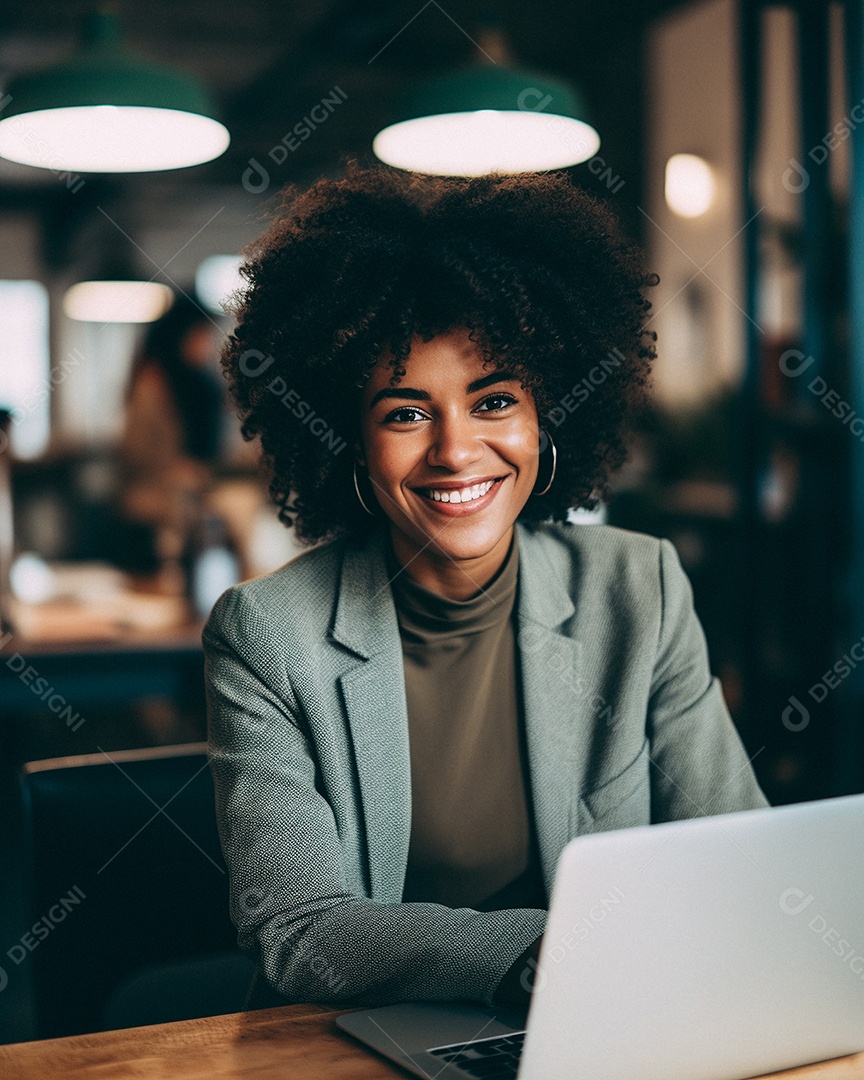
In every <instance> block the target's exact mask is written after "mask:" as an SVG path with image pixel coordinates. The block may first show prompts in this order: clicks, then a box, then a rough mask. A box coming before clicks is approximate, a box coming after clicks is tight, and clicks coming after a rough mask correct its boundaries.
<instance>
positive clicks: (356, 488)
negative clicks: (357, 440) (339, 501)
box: [354, 458, 375, 517]
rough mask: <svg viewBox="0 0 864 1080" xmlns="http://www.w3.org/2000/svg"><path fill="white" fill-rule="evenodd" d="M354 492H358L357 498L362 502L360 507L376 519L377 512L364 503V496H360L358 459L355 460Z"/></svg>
mask: <svg viewBox="0 0 864 1080" xmlns="http://www.w3.org/2000/svg"><path fill="white" fill-rule="evenodd" d="M354 490H355V491H356V492H357V498H358V499H359V500H360V505H361V506H362V507H363V509H364V510H365V511H366V513H367V514H369V516H370V517H375V511H374V510H370V509H369V507H368V506H367V505H366V503H365V502H364V501H363V496H362V495H361V494H360V485H359V484H358V483H357V458H354Z"/></svg>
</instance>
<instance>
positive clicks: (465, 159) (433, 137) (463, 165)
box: [372, 109, 600, 176]
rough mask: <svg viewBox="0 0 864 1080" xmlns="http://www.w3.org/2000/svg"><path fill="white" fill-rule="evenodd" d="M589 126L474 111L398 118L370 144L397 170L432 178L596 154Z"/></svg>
mask: <svg viewBox="0 0 864 1080" xmlns="http://www.w3.org/2000/svg"><path fill="white" fill-rule="evenodd" d="M599 146H600V137H599V135H598V134H597V132H596V131H595V130H594V128H592V127H591V126H590V125H589V124H586V123H584V122H583V121H581V120H574V119H573V118H572V117H569V116H555V115H550V114H547V113H543V112H529V111H527V110H526V111H519V112H516V111H513V112H508V111H503V110H497V109H478V110H476V111H474V112H454V113H446V114H441V115H438V116H423V117H419V118H418V119H416V120H403V121H402V122H401V123H398V124H392V125H391V126H390V127H387V128H384V130H383V131H380V132H379V133H378V134H377V135H376V136H375V140H374V142H373V144H372V149H373V150H374V152H375V154H376V156H377V157H378V158H380V159H381V161H384V162H386V163H387V164H388V165H393V166H395V167H396V168H397V169H409V170H411V171H412V172H421V173H429V174H432V175H436V176H481V175H483V174H484V173H489V172H503V173H520V172H534V171H537V172H543V171H546V170H548V169H561V168H564V167H565V166H567V165H576V164H578V163H579V162H580V161H587V160H588V158H591V157H593V156H594V154H596V153H597V149H598V148H599Z"/></svg>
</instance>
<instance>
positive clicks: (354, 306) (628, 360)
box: [222, 160, 657, 543]
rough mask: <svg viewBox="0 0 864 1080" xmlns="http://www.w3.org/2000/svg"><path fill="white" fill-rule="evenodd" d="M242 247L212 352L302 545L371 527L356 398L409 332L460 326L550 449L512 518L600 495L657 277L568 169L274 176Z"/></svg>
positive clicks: (546, 515) (639, 377) (638, 401)
mask: <svg viewBox="0 0 864 1080" xmlns="http://www.w3.org/2000/svg"><path fill="white" fill-rule="evenodd" d="M245 255H246V260H247V261H246V262H245V264H244V266H243V268H242V274H243V277H244V278H245V280H246V281H247V282H248V285H246V286H245V287H244V288H242V289H241V290H240V291H239V293H238V294H237V297H236V300H235V306H234V314H235V315H236V317H237V325H236V327H235V330H234V333H233V334H232V336H231V338H230V340H229V342H228V344H227V346H226V348H225V351H224V354H223V359H222V363H223V367H224V369H225V372H226V374H227V377H228V380H229V384H230V390H231V395H232V398H233V400H234V402H235V403H236V405H237V407H238V411H239V415H240V416H241V417H242V419H243V427H242V431H243V435H244V437H245V438H246V439H253V438H255V437H256V436H260V438H261V448H262V455H263V461H264V463H265V465H266V466H268V468H269V470H270V474H271V480H270V493H271V495H272V496H273V498H274V500H275V501H276V504H277V506H278V507H279V516H280V519H281V520H282V521H283V522H284V523H285V524H286V525H293V526H294V527H295V529H296V533H297V536H298V538H299V539H301V540H302V541H305V542H310V543H311V542H314V541H317V540H321V539H324V538H333V537H339V536H349V537H357V538H360V537H362V535H363V534H365V533H366V532H367V530H369V529H370V528H372V527H374V526H375V524H376V520H375V519H374V518H370V517H369V515H368V514H366V513H365V512H364V510H363V509H362V507H361V506H360V504H359V502H358V501H357V499H356V497H355V495H354V487H353V478H352V470H353V465H354V455H353V447H354V446H355V445H359V443H360V409H359V403H360V399H361V394H362V389H363V387H364V385H365V383H366V380H367V379H368V377H369V375H370V373H371V371H372V369H373V367H374V366H375V364H376V362H377V361H378V359H379V358H380V357H381V356H382V355H383V354H384V353H385V352H387V353H389V354H390V356H391V361H390V362H391V364H392V366H393V376H392V379H391V382H392V383H394V384H395V383H397V382H398V380H399V379H400V378H401V377H402V376H403V375H404V374H405V370H406V367H405V365H406V360H408V356H409V352H410V349H411V345H412V341H413V340H414V339H415V336H416V337H418V338H420V339H421V340H424V341H428V340H430V339H431V338H432V337H434V336H436V335H439V334H443V333H446V332H448V331H449V330H452V329H455V328H457V327H467V328H468V329H469V330H470V331H471V334H472V338H473V340H475V341H476V342H477V344H478V347H480V348H481V350H482V354H483V357H484V361H485V362H486V363H487V364H488V365H491V366H492V367H494V368H499V367H504V366H505V365H506V367H507V368H508V369H511V370H514V371H515V372H516V373H517V374H518V376H519V378H520V379H521V380H522V383H523V386H524V387H525V388H527V389H529V390H530V391H531V393H532V394H533V396H534V401H535V404H536V407H537V412H538V417H539V419H540V424H541V426H543V427H545V428H546V429H547V430H548V431H549V433H550V434H552V436H553V438H554V441H555V444H556V447H557V450H558V466H557V472H556V476H555V482H554V484H553V485H552V488H551V489H550V491H549V494H548V495H545V496H543V497H542V498H540V497H534V496H533V495H532V496H531V497H530V498H529V499H528V501H527V503H526V504H525V506H524V507H523V509H522V512H521V514H520V519H522V520H527V521H540V520H557V521H565V520H566V518H567V511H568V509H569V508H570V507H586V508H589V509H590V508H593V507H594V506H596V504H597V501H598V499H602V498H606V497H608V495H609V486H608V478H609V476H610V474H611V473H612V472H613V471H614V470H615V469H616V468H617V467H618V466H620V465H621V464H622V463H623V462H624V461H625V460H626V457H627V449H626V446H625V444H624V432H625V428H626V424H627V422H628V420H629V419H630V417H631V415H632V413H633V410H634V409H635V408H638V407H640V406H641V405H643V404H644V402H645V400H646V395H647V388H648V379H649V372H650V364H651V361H652V360H653V359H654V357H655V348H654V341H655V339H656V335H655V334H654V333H651V332H648V331H646V330H645V329H644V327H645V323H646V320H647V318H648V312H649V310H650V307H651V304H650V302H649V301H648V300H647V299H646V298H645V296H644V293H643V290H644V287H645V286H646V285H653V284H655V283H656V281H657V278H656V275H651V274H647V273H646V272H645V270H644V267H643V263H642V258H641V254H640V252H639V250H638V248H636V247H635V245H633V244H632V243H631V242H629V241H628V240H626V239H625V238H624V237H623V236H622V235H621V234H620V232H619V229H618V227H617V223H616V221H615V219H614V217H613V215H612V214H611V212H610V211H609V210H608V209H607V208H606V206H605V205H604V204H603V203H601V202H599V201H598V200H596V199H595V198H593V197H592V196H590V195H588V194H587V193H585V192H584V191H582V190H580V189H579V188H577V187H575V186H574V184H573V182H572V180H571V179H570V178H569V176H568V175H567V174H566V173H561V172H557V173H556V172H549V173H527V174H520V175H518V176H510V175H502V174H491V175H486V176H480V177H471V178H465V177H438V176H425V175H418V174H415V173H408V172H402V171H399V170H395V169H391V168H389V167H387V166H364V165H361V164H358V162H357V161H356V160H350V161H348V162H347V163H346V164H345V167H344V171H343V173H342V175H340V176H339V177H337V178H323V179H320V180H318V181H317V182H316V183H314V184H313V185H312V186H311V187H310V188H309V189H308V190H300V189H299V188H297V187H296V186H293V185H292V186H289V187H288V188H287V189H286V190H285V192H284V194H283V200H282V208H281V212H280V213H279V215H278V216H277V218H276V220H275V221H274V223H273V224H272V225H271V227H270V228H269V229H268V231H267V232H266V233H265V234H264V235H263V236H262V237H261V238H260V239H259V240H258V241H257V242H256V243H254V244H253V245H251V246H250V247H249V248H248V249H247V251H246V252H245ZM409 362H410V361H409ZM577 409H578V412H577ZM346 448H347V452H346Z"/></svg>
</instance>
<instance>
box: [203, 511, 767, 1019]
mask: <svg viewBox="0 0 864 1080" xmlns="http://www.w3.org/2000/svg"><path fill="white" fill-rule="evenodd" d="M516 528H517V529H518V530H519V535H518V541H519V583H518V592H517V598H516V615H517V619H518V630H517V644H518V649H517V652H518V656H519V664H520V671H521V681H522V694H523V702H524V716H525V737H526V745H527V753H528V765H529V775H530V782H531V789H532V795H533V809H534V818H535V824H536V828H537V836H538V841H539V846H540V854H541V860H542V867H543V874H544V878H545V882H546V887H547V892H551V887H552V881H553V876H554V873H555V867H556V863H557V860H558V857H559V855H560V853H561V851H562V849H563V848H564V845H565V844H566V843H567V841H568V840H570V839H571V838H572V837H574V836H578V835H581V834H584V833H591V832H599V831H603V830H607V829H620V828H624V827H627V826H631V825H646V824H649V823H651V822H659V821H669V820H674V819H680V818H690V817H699V816H703V815H707V814H720V813H727V812H729V811H734V810H744V809H750V808H754V807H760V806H765V805H767V803H766V800H765V796H764V795H763V793H762V791H761V790H760V788H759V785H758V784H757V782H756V779H755V777H754V775H753V771H752V769H751V767H750V764H749V762H748V759H747V755H746V753H745V751H744V748H743V746H742V744H741V741H740V739H739V737H738V734H737V732H736V730H735V727H734V725H733V723H732V720H731V718H730V716H729V713H728V711H727V709H726V706H725V704H724V700H723V697H722V694H721V690H720V686H719V683H718V681H717V679H716V678H713V677H712V675H711V672H710V669H709V664H708V655H707V649H706V644H705V637H704V634H703V631H702V628H701V626H700V624H699V622H698V620H697V617H696V615H695V612H694V610H693V603H692V592H691V588H690V584H689V581H688V579H687V577H686V575H685V573H684V571H683V569H682V567H681V564H680V562H679V560H678V556H677V554H676V552H675V549H674V547H673V546H672V544H671V543H670V542H669V541H668V540H657V539H655V538H653V537H650V536H646V535H643V534H641V533H635V532H629V531H626V530H623V529H618V528H613V527H611V526H605V525H561V524H543V525H538V526H527V525H523V524H521V523H517V525H516ZM385 542H386V537H385V533H384V531H383V530H379V531H378V532H376V533H374V534H373V535H372V536H371V537H370V538H369V540H368V541H367V542H365V544H364V545H362V546H357V545H351V544H349V543H347V542H345V541H337V542H335V543H331V544H326V545H322V546H320V547H317V548H313V549H312V550H310V551H308V552H306V553H304V554H303V555H301V556H300V557H298V558H297V559H295V560H294V561H292V562H290V563H288V564H287V565H285V566H284V567H282V568H281V569H279V570H276V571H275V572H274V573H272V574H269V575H267V576H264V577H260V578H257V579H254V580H252V581H248V582H245V583H244V584H242V585H238V586H235V587H234V588H231V589H229V590H228V591H227V592H226V593H224V594H223V595H222V596H221V597H220V599H219V601H218V602H217V603H216V605H215V607H214V608H213V611H212V614H211V616H210V619H209V621H208V623H207V626H206V627H205V629H204V635H203V640H204V647H205V654H206V681H207V695H208V709H209V724H210V754H211V767H212V770H213V777H214V780H215V786H216V809H217V815H218V820H219V829H220V835H221V840H222V846H223V850H224V853H225V859H226V861H227V864H228V868H229V872H230V881H231V914H232V918H233V919H234V921H235V923H236V925H237V929H238V935H239V942H240V945H241V947H243V948H245V949H248V950H250V951H252V952H253V953H254V955H255V956H256V957H257V960H258V965H259V970H260V972H261V973H262V975H263V978H264V979H266V981H267V983H268V984H269V986H270V987H272V988H273V990H275V991H276V992H278V994H280V995H282V996H283V997H284V998H285V999H287V1000H291V1001H298V1002H299V1001H309V1002H321V1003H334V1004H343V1005H349V1004H351V1005H354V1004H356V1005H361V1004H363V1005H366V1004H368V1005H376V1004H386V1003H391V1002H398V1001H407V1000H458V999H471V1000H477V1001H480V1002H483V1003H485V1004H490V1003H491V1001H492V996H493V994H494V992H495V990H496V988H497V986H498V983H499V981H500V980H501V978H502V976H503V975H504V973H505V972H506V971H507V969H508V968H509V967H510V965H511V964H512V963H513V961H514V960H515V959H516V958H517V957H518V956H519V954H520V953H521V952H522V951H523V950H524V949H526V948H527V947H528V946H529V945H530V944H531V942H532V941H534V939H535V938H537V937H538V936H539V935H540V934H541V933H542V932H543V928H544V924H545V916H546V912H545V911H543V910H540V909H511V910H505V911H491V912H478V911H474V910H472V909H470V908H458V909H453V908H448V907H444V906H443V905H440V904H432V903H411V904H403V903H401V898H402V888H403V882H404V876H405V867H406V860H407V855H408V842H409V838H410V831H411V786H410V765H409V753H408V718H407V711H406V704H405V684H404V675H403V663H402V649H401V643H400V638H399V627H398V622H397V618H396V611H395V607H394V603H393V597H392V593H391V589H390V585H389V581H388V576H387V572H386V561H385V550H386V549H385ZM448 698H449V693H448V688H447V687H442V690H441V708H442V709H443V710H446V709H449V708H451V706H450V704H449V701H448Z"/></svg>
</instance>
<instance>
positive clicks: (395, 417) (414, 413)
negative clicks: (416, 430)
mask: <svg viewBox="0 0 864 1080" xmlns="http://www.w3.org/2000/svg"><path fill="white" fill-rule="evenodd" d="M423 418H424V414H423V413H422V412H420V410H419V409H415V408H412V407H411V406H410V405H403V406H402V407H401V408H399V409H394V410H393V412H391V413H388V415H387V416H386V417H385V419H384V423H385V424H389V423H396V424H413V423H415V422H416V421H417V420H422V419H423Z"/></svg>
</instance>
